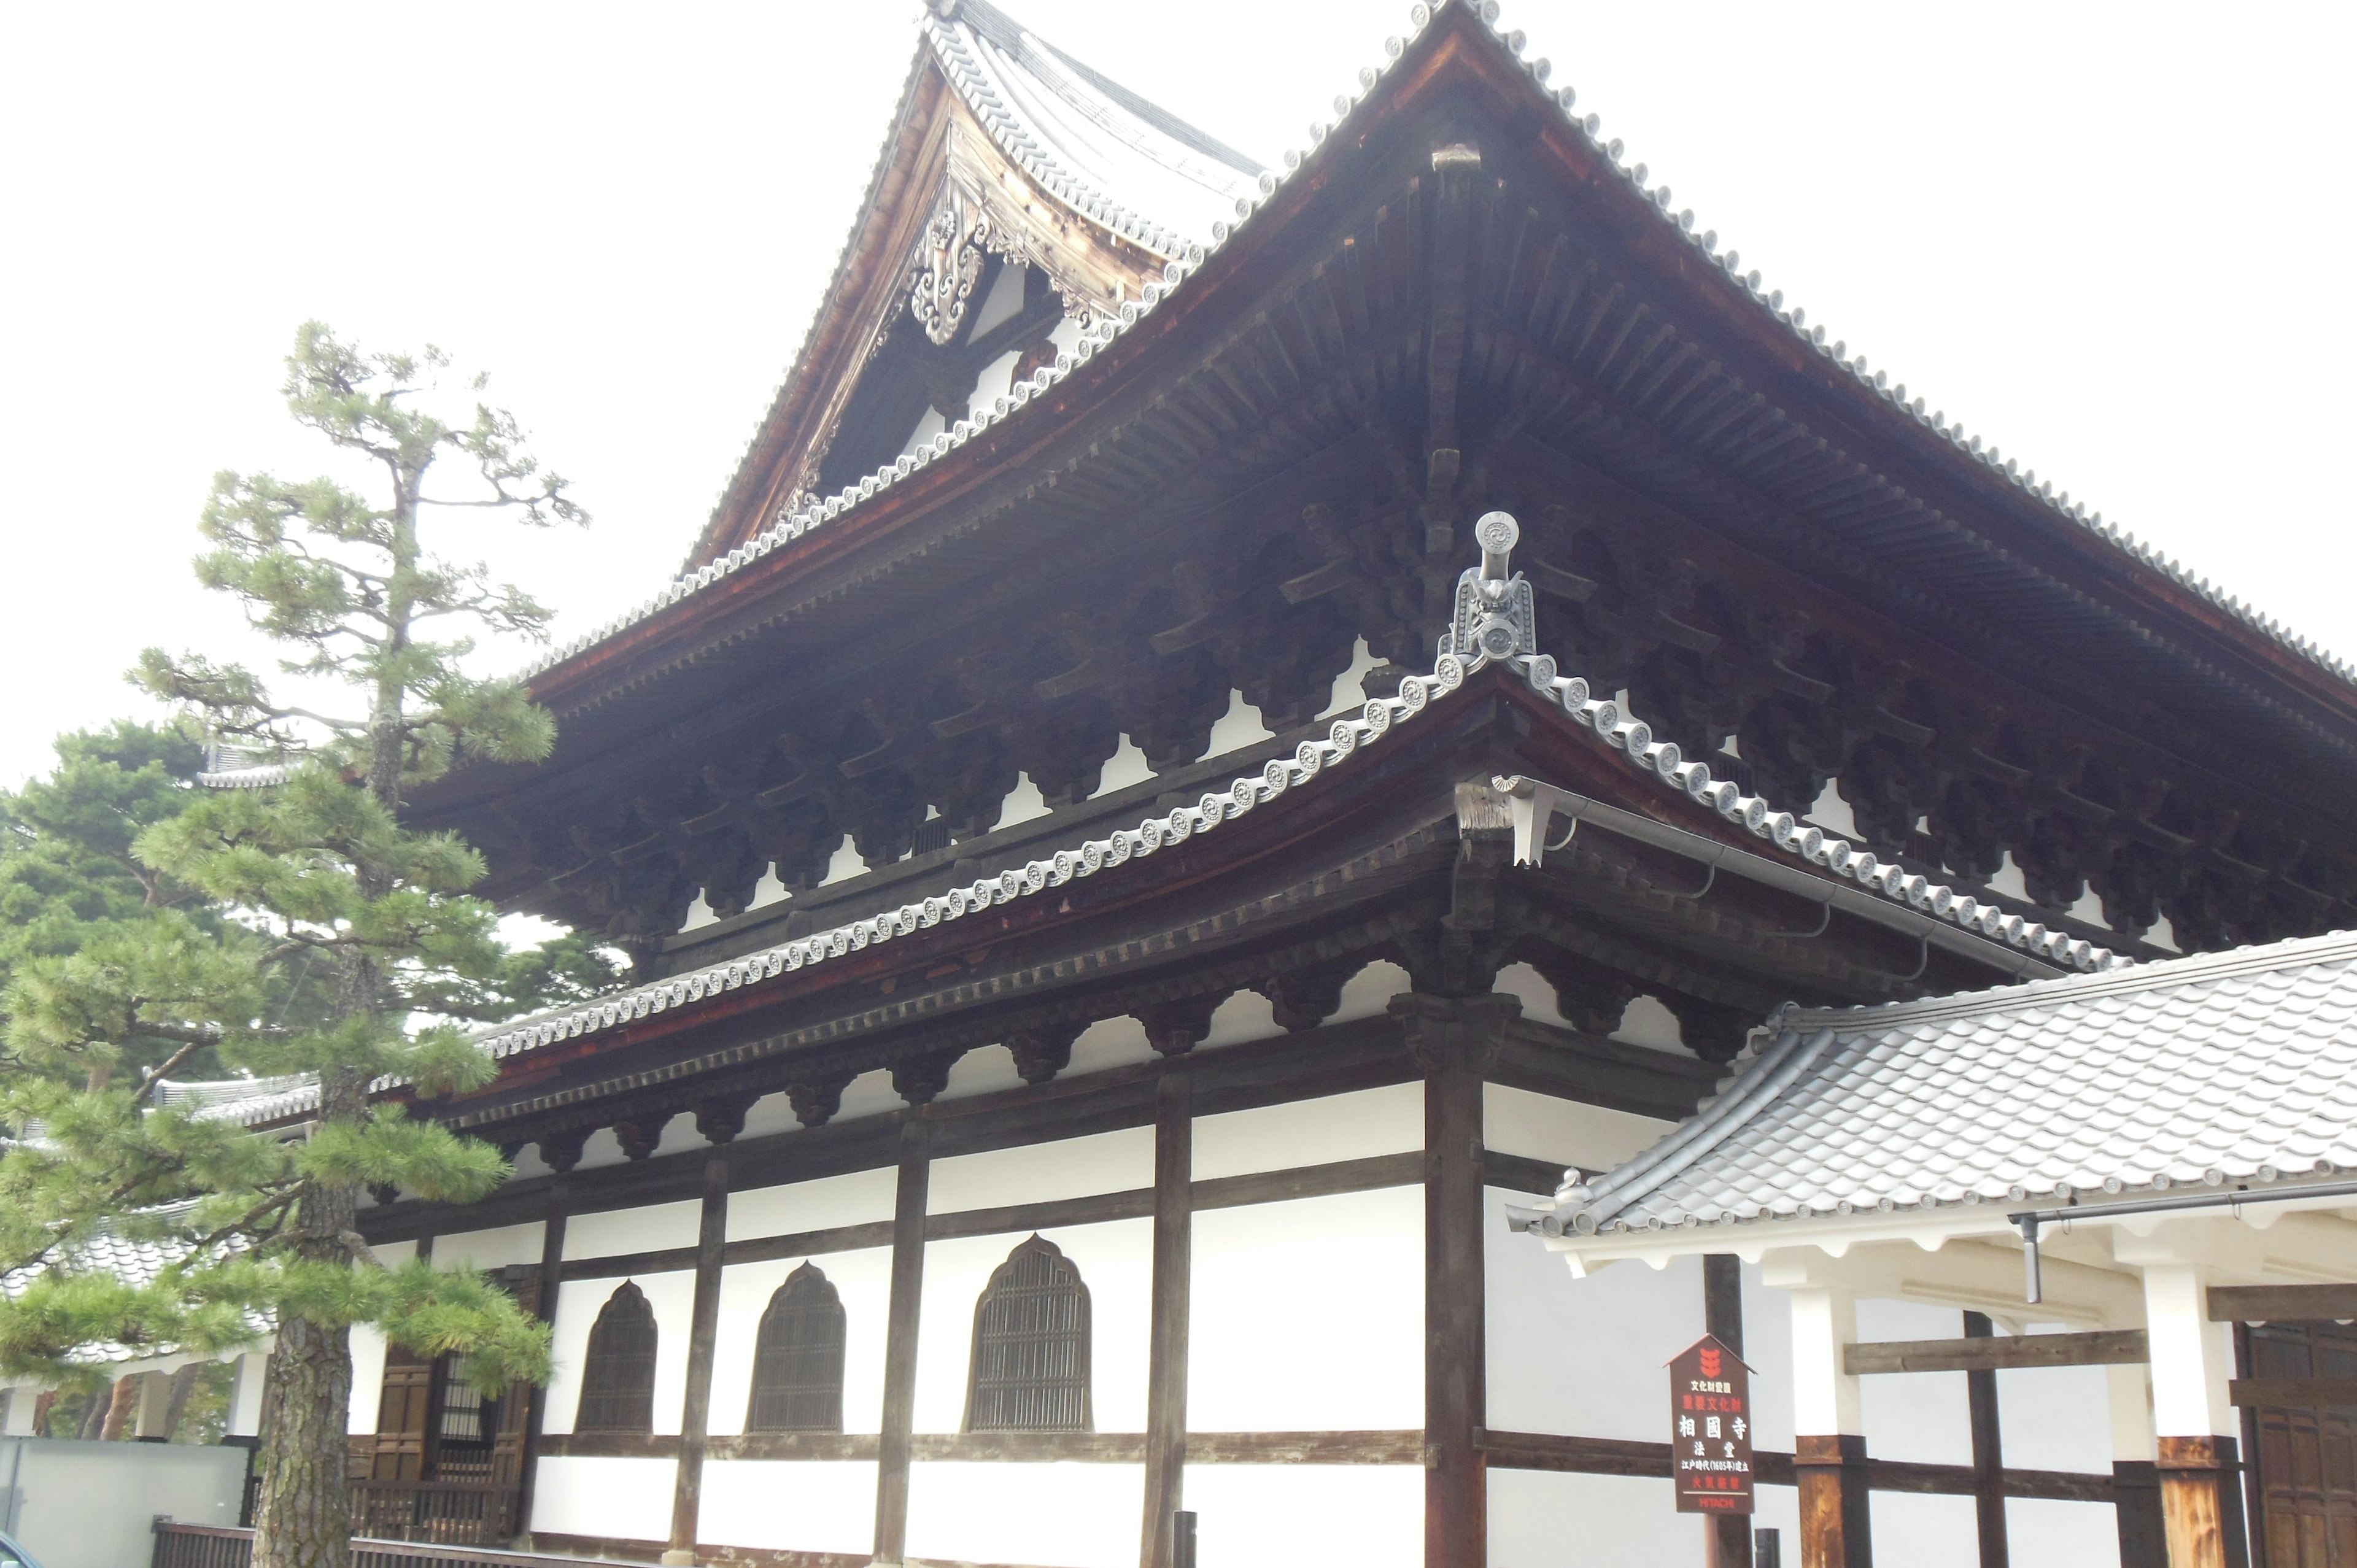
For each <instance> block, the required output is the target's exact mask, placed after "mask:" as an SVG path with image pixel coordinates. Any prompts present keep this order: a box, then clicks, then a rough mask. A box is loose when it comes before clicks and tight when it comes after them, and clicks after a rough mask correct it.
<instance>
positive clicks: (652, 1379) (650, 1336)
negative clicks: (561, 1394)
mask: <svg viewBox="0 0 2357 1568" xmlns="http://www.w3.org/2000/svg"><path fill="white" fill-rule="evenodd" d="M633 1303H635V1304H636V1306H635V1312H634V1315H643V1316H644V1317H645V1320H646V1329H647V1349H646V1353H645V1355H646V1388H645V1392H644V1395H643V1399H644V1402H645V1410H646V1416H645V1420H644V1422H643V1423H639V1422H636V1421H633V1422H631V1423H608V1422H605V1421H603V1420H602V1419H601V1420H600V1421H599V1422H598V1423H596V1424H592V1423H590V1422H589V1420H588V1416H589V1412H590V1409H591V1405H590V1401H591V1400H593V1399H597V1400H612V1399H616V1398H619V1397H621V1396H620V1395H619V1394H618V1393H617V1391H614V1390H610V1389H600V1388H597V1386H596V1383H597V1371H598V1365H599V1349H600V1347H599V1345H598V1337H599V1335H600V1334H601V1333H603V1332H604V1331H605V1330H606V1327H607V1325H608V1321H609V1320H614V1319H615V1315H616V1313H617V1311H618V1310H619V1311H622V1312H633V1307H632V1305H631V1304H633ZM613 1353H614V1352H612V1351H610V1350H609V1351H608V1355H611V1354H613ZM661 1358H662V1326H661V1325H660V1324H659V1323H657V1322H656V1321H655V1309H654V1305H653V1303H651V1302H650V1301H648V1300H647V1295H646V1292H644V1291H642V1290H640V1288H639V1287H638V1285H637V1284H636V1283H633V1282H631V1281H630V1280H624V1281H623V1282H622V1283H620V1284H619V1285H617V1286H615V1287H614V1292H613V1294H611V1295H608V1297H607V1298H606V1305H603V1306H601V1307H599V1308H598V1309H597V1321H596V1322H595V1323H593V1324H591V1325H590V1326H589V1339H588V1344H587V1348H585V1349H584V1350H583V1352H582V1357H581V1394H580V1397H579V1399H578V1400H576V1402H575V1403H574V1407H573V1430H574V1431H576V1432H581V1433H611V1434H633V1435H640V1436H651V1435H653V1433H654V1403H655V1384H656V1382H657V1381H658V1380H659V1375H660V1363H661ZM634 1359H635V1356H634ZM630 1398H632V1399H633V1400H634V1401H635V1400H637V1399H639V1398H640V1395H639V1394H638V1393H637V1392H636V1391H630ZM598 1413H599V1415H600V1416H601V1417H602V1416H603V1415H604V1414H605V1413H606V1412H603V1411H600V1412H598Z"/></svg>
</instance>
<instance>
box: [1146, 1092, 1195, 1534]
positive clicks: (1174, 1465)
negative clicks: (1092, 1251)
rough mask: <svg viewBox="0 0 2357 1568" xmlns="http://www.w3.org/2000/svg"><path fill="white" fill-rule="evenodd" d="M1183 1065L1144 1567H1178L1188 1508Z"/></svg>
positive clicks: (1164, 1220)
mask: <svg viewBox="0 0 2357 1568" xmlns="http://www.w3.org/2000/svg"><path fill="white" fill-rule="evenodd" d="M1193 1086H1194V1079H1193V1078H1192V1077H1191V1076H1190V1075H1189V1073H1188V1072H1186V1071H1185V1070H1184V1069H1179V1070H1178V1071H1173V1072H1168V1073H1165V1074H1164V1075H1163V1078H1162V1081H1161V1082H1160V1083H1159V1084H1158V1085H1157V1086H1156V1088H1157V1093H1156V1095H1155V1114H1154V1282H1153V1287H1152V1288H1153V1305H1152V1308H1151V1314H1152V1316H1151V1318H1150V1321H1149V1326H1148V1328H1147V1333H1146V1455H1145V1458H1146V1505H1145V1517H1144V1519H1143V1520H1141V1521H1140V1526H1139V1534H1140V1540H1139V1545H1138V1562H1139V1563H1140V1565H1141V1568H1173V1565H1172V1562H1171V1552H1172V1548H1171V1540H1172V1535H1171V1523H1170V1521H1171V1518H1172V1516H1173V1515H1175V1514H1176V1513H1177V1512H1178V1511H1179V1509H1180V1508H1181V1507H1183V1506H1184V1498H1185V1496H1186V1493H1185V1480H1186V1472H1187V1447H1188V1444H1187V1337H1188V1326H1189V1314H1190V1312H1191V1305H1190V1304H1191V1302H1192V1299H1193V1291H1192V1276H1193V1247H1194V1214H1193V1198H1194V1190H1195V1179H1194V1170H1195V1118H1194V1103H1193V1097H1192V1094H1191V1092H1190V1091H1191V1090H1192V1089H1193Z"/></svg>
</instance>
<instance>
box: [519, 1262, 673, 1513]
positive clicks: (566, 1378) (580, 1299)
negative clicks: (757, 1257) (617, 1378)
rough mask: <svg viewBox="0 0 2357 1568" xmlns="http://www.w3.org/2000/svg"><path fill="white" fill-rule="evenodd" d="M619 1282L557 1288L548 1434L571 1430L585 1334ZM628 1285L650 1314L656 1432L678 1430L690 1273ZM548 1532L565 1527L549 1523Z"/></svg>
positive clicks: (577, 1282)
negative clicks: (635, 1289) (636, 1289)
mask: <svg viewBox="0 0 2357 1568" xmlns="http://www.w3.org/2000/svg"><path fill="white" fill-rule="evenodd" d="M623 1283H624V1282H623V1281H620V1280H569V1281H567V1282H566V1283H564V1284H563V1285H561V1286H559V1287H558V1288H557V1292H556V1320H555V1322H554V1324H553V1325H552V1326H551V1339H552V1345H551V1352H552V1354H553V1356H554V1360H555V1363H556V1370H555V1375H554V1377H553V1378H551V1379H550V1380H549V1384H548V1389H547V1392H546V1398H547V1400H548V1416H547V1420H546V1422H545V1423H544V1426H543V1430H544V1431H547V1432H570V1431H572V1430H573V1417H574V1415H575V1413H576V1411H577V1410H578V1409H579V1408H580V1404H581V1359H582V1357H583V1355H584V1354H586V1353H587V1349H588V1348H589V1330H590V1329H591V1327H593V1326H595V1325H596V1324H597V1314H598V1312H599V1311H600V1310H601V1309H603V1308H604V1306H605V1305H606V1303H607V1301H608V1299H609V1298H610V1297H611V1296H612V1295H613V1294H614V1293H615V1292H616V1291H617V1290H619V1289H620V1288H621V1286H622V1284H623ZM629 1283H632V1284H635V1285H637V1286H638V1287H639V1289H640V1292H641V1293H642V1294H644V1295H645V1296H646V1298H647V1305H649V1306H650V1307H651V1308H653V1310H654V1315H655V1420H654V1429H655V1431H656V1432H658V1433H675V1432H677V1431H678V1430H679V1414H680V1406H681V1402H682V1401H683V1399H684V1398H685V1397H686V1392H687V1336H688V1329H689V1324H690V1319H691V1318H692V1317H693V1316H694V1307H695V1273H694V1270H690V1269H682V1270H678V1271H675V1272H673V1273H666V1274H640V1275H638V1276H636V1277H635V1278H634V1279H632V1280H630V1282H629ZM548 1528H549V1529H551V1530H556V1529H560V1528H563V1529H569V1528H571V1527H569V1526H557V1525H551V1526H549V1527H548Z"/></svg>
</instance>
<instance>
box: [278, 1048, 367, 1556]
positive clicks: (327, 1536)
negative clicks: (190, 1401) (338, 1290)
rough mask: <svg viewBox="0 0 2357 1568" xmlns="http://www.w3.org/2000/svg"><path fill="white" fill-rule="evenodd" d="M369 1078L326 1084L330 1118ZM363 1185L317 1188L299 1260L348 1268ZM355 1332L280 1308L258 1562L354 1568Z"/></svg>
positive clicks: (354, 1112) (347, 1115)
mask: <svg viewBox="0 0 2357 1568" xmlns="http://www.w3.org/2000/svg"><path fill="white" fill-rule="evenodd" d="M367 1097H368V1083H367V1079H364V1078H362V1077H361V1076H360V1075H358V1074H357V1073H355V1072H353V1071H352V1070H350V1069H344V1070H343V1071H340V1072H337V1073H333V1074H331V1075H330V1076H329V1077H328V1080H327V1081H326V1082H325V1083H324V1084H322V1085H321V1086H320V1099H319V1119H320V1120H321V1121H322V1122H330V1121H350V1120H355V1119H357V1117H358V1116H359V1115H360V1114H361V1113H362V1112H364V1110H365V1107H366V1105H367V1102H368V1100H367ZM359 1214H360V1192H359V1189H357V1188H355V1187H326V1186H319V1187H312V1188H311V1189H310V1190H309V1191H308V1192H307V1193H306V1194H305V1195H304V1197H303V1199H302V1204H301V1208H300V1210H299V1212H298V1214H297V1217H296V1233H297V1238H298V1239H297V1240H296V1241H295V1244H294V1249H293V1250H294V1251H295V1252H296V1255H297V1256H298V1257H301V1258H304V1259H307V1260H316V1261H319V1262H331V1263H339V1264H345V1265H349V1263H350V1252H349V1251H348V1250H347V1249H346V1247H345V1245H344V1241H343V1238H344V1237H345V1236H346V1235H348V1234H350V1232H351V1231H352V1229H353V1227H354V1226H355V1225H357V1224H358V1222H359ZM351 1338H352V1336H351V1330H350V1327H348V1326H344V1325H342V1324H334V1325H329V1324H324V1323H315V1322H313V1321H312V1320H311V1319H309V1318H307V1317H303V1316H297V1315H295V1314H292V1313H288V1312H286V1311H285V1309H283V1308H282V1309H281V1312H280V1316H279V1319H278V1340H277V1343H276V1344H275V1345H274V1346H273V1347H272V1348H271V1351H270V1370H269V1381H268V1385H267V1386H268V1388H269V1390H270V1396H269V1399H268V1401H267V1402H266V1403H267V1407H268V1408H267V1409H266V1410H265V1412H264V1414H265V1416H266V1418H267V1419H265V1421H264V1423H263V1429H262V1443H263V1447H262V1489H261V1492H260V1495H259V1496H258V1497H256V1498H255V1499H254V1505H253V1568H349V1565H350V1562H351V1554H352V1541H351V1536H352V1508H351V1483H350V1478H349V1476H348V1466H349V1464H350V1458H349V1455H350V1450H351V1444H350V1439H349V1438H348V1437H347V1436H346V1430H347V1428H348V1426H349V1425H350V1415H351V1405H352V1354H351Z"/></svg>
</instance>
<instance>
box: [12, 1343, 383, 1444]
mask: <svg viewBox="0 0 2357 1568" xmlns="http://www.w3.org/2000/svg"><path fill="white" fill-rule="evenodd" d="M31 1397H32V1396H31V1395H30V1394H27V1396H26V1398H27V1400H29V1399H31ZM383 1401H384V1336H383V1334H382V1333H381V1332H379V1331H378V1330H377V1328H376V1327H375V1326H373V1325H371V1324H366V1323H355V1324H353V1325H352V1402H351V1408H350V1410H349V1411H348V1412H346V1413H345V1417H344V1430H345V1431H346V1432H374V1431H375V1430H376V1417H377V1407H378V1406H379V1405H381V1404H382V1402H383Z"/></svg>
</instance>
